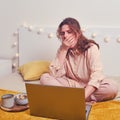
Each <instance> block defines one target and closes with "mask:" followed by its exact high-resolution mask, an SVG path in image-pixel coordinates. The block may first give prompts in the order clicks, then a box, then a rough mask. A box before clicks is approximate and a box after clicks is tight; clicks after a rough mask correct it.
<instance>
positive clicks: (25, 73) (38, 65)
mask: <svg viewBox="0 0 120 120" xmlns="http://www.w3.org/2000/svg"><path fill="white" fill-rule="evenodd" d="M49 65H50V62H48V61H32V62H28V63H26V64H23V65H22V66H20V67H19V68H18V72H19V73H20V74H21V75H22V77H23V78H24V80H39V79H40V76H41V75H42V74H43V73H48V72H49V69H48V68H49Z"/></svg>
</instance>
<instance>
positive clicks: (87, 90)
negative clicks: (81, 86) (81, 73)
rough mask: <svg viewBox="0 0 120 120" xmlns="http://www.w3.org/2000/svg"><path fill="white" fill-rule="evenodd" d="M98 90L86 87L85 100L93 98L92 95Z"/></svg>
mask: <svg viewBox="0 0 120 120" xmlns="http://www.w3.org/2000/svg"><path fill="white" fill-rule="evenodd" d="M96 89H97V88H95V87H93V86H90V85H88V86H86V88H85V100H86V101H87V99H88V98H89V96H91V94H92V93H93V92H95V91H96Z"/></svg>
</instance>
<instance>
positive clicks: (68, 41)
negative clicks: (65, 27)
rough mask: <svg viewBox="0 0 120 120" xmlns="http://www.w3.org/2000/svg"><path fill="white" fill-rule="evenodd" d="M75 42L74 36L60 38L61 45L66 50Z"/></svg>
mask: <svg viewBox="0 0 120 120" xmlns="http://www.w3.org/2000/svg"><path fill="white" fill-rule="evenodd" d="M74 43H75V37H74V36H73V35H72V36H69V37H68V38H66V39H64V40H62V47H63V48H64V49H66V50H68V49H69V48H71V47H72V46H73V45H74Z"/></svg>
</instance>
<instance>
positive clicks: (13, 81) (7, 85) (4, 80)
mask: <svg viewBox="0 0 120 120" xmlns="http://www.w3.org/2000/svg"><path fill="white" fill-rule="evenodd" d="M110 79H113V80H115V81H116V82H117V85H118V87H119V90H118V95H117V96H116V98H115V100H120V77H114V76H111V77H110ZM26 82H29V83H34V84H40V82H39V80H36V81H24V80H23V78H22V76H21V75H20V74H19V73H18V72H14V73H12V74H10V75H7V76H5V77H1V78H0V89H6V90H12V91H16V92H25V93H26V88H25V83H26Z"/></svg>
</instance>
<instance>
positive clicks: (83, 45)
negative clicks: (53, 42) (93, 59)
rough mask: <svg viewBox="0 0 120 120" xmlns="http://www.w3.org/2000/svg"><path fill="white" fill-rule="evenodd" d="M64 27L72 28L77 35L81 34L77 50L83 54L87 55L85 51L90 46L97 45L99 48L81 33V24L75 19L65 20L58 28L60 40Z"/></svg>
mask: <svg viewBox="0 0 120 120" xmlns="http://www.w3.org/2000/svg"><path fill="white" fill-rule="evenodd" d="M63 25H68V26H69V27H70V29H71V30H72V31H73V32H74V33H75V35H77V34H80V36H79V38H78V43H77V50H78V51H79V52H81V53H85V51H86V50H87V49H88V48H90V46H91V45H92V44H91V43H93V44H95V45H97V47H98V48H99V45H98V44H97V43H96V42H95V41H94V40H90V39H87V38H86V37H85V36H84V35H83V34H82V32H81V27H80V24H79V22H78V21H77V20H76V19H74V18H70V17H68V18H65V19H64V20H63V21H62V22H61V23H60V24H59V26H58V29H57V37H58V38H60V36H61V35H60V33H61V28H62V26H63Z"/></svg>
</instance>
